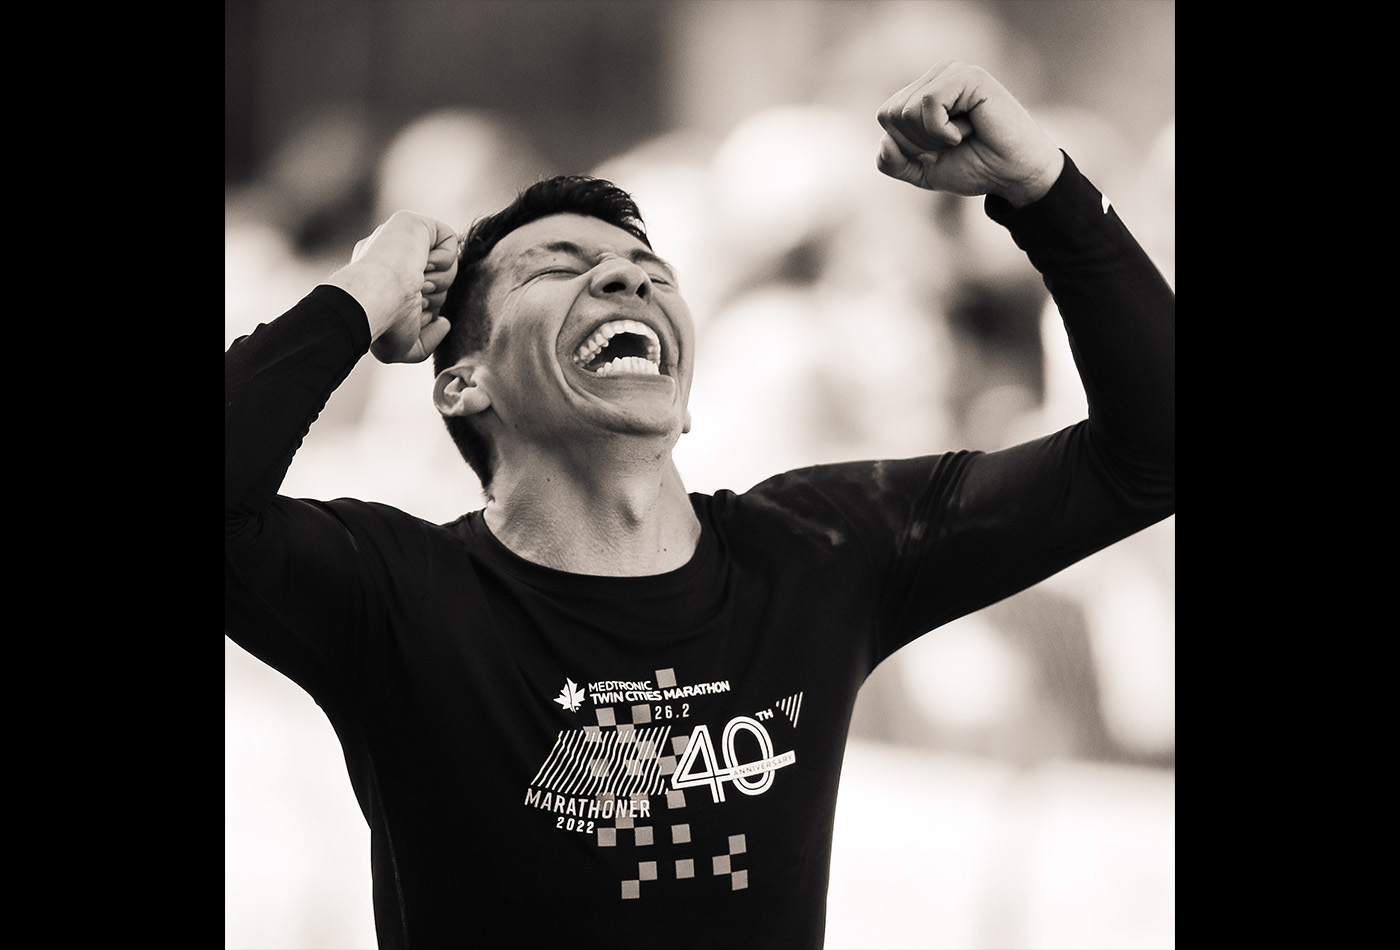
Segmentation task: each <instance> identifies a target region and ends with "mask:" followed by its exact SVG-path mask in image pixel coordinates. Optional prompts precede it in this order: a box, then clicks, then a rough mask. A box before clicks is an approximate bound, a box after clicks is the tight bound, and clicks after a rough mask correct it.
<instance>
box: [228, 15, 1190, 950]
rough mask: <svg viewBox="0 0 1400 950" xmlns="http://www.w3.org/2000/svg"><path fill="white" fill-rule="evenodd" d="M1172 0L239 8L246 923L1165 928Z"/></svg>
mask: <svg viewBox="0 0 1400 950" xmlns="http://www.w3.org/2000/svg"><path fill="white" fill-rule="evenodd" d="M1175 12H1176V11H1175V2H1174V0H225V3H224V41H225V55H224V73H225V81H224V92H225V100H224V130H225V134H224V142H225V145H224V192H225V213H224V221H225V228H224V258H225V265H224V268H225V270H224V353H225V416H224V439H225V443H224V462H225V482H224V484H225V608H224V624H225V641H224V730H225V731H224V806H225V810H224V945H225V948H226V950H424V948H430V950H431V948H453V950H459V948H469V947H481V948H554V947H568V948H570V950H588V948H593V947H617V946H636V945H643V944H652V945H657V946H664V947H667V948H674V950H690V948H696V950H699V948H705V950H708V948H715V947H724V946H742V947H749V948H773V950H1057V948H1064V950H1169V948H1174V947H1175V946H1176V924H1175V916H1176V904H1175V892H1176V888H1175V875H1176V862H1175V853H1176V826H1175V763H1176V736H1175V722H1176V709H1175V624H1176V608H1175V602H1176V535H1175V524H1176V519H1175V512H1176V503H1175V319H1176V296H1175V241H1176V235H1175V209H1176V194H1175V174H1176V172H1175V148H1176V146H1175V43H1176V39H1175Z"/></svg>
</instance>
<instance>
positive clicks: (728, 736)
mask: <svg viewBox="0 0 1400 950" xmlns="http://www.w3.org/2000/svg"><path fill="white" fill-rule="evenodd" d="M741 732H747V733H749V734H750V735H752V736H753V738H754V739H755V740H757V742H758V749H759V757H758V758H757V759H755V760H753V761H750V762H739V761H737V760H736V752H735V744H736V742H737V740H738V736H739V734H740V733H741ZM721 759H722V760H723V763H724V764H723V765H721V764H720V760H721ZM796 761H797V753H796V752H795V751H792V752H783V753H780V754H778V755H774V754H773V738H772V737H771V736H770V735H769V734H768V730H767V729H765V728H764V727H763V723H761V722H759V721H758V720H757V719H751V718H749V717H748V716H735V717H734V718H733V719H731V720H729V722H728V723H727V724H726V725H725V727H724V732H723V733H722V734H721V736H720V741H719V755H718V756H716V754H715V745H714V741H713V740H712V739H711V737H710V729H709V727H708V726H704V725H701V726H696V727H695V731H694V732H692V733H691V734H690V741H689V743H688V744H687V745H686V747H685V752H684V753H682V754H681V758H680V761H678V762H677V763H676V771H675V773H674V774H673V775H672V776H671V786H672V787H673V788H700V787H704V788H708V789H709V790H710V794H711V795H712V796H713V797H714V800H715V801H716V802H722V801H724V786H725V783H726V782H727V783H731V784H732V785H733V786H734V788H736V789H737V790H738V791H739V792H741V793H742V794H744V795H762V794H763V793H764V792H766V791H768V789H770V788H772V787H773V780H774V778H775V776H776V774H777V771H778V769H780V768H782V767H783V766H785V765H791V764H792V763H794V762H796Z"/></svg>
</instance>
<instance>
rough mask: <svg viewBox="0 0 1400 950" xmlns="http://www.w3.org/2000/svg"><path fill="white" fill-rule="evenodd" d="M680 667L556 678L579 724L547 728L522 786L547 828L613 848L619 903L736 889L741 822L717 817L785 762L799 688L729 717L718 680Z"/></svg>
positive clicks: (741, 874) (757, 792)
mask: <svg viewBox="0 0 1400 950" xmlns="http://www.w3.org/2000/svg"><path fill="white" fill-rule="evenodd" d="M683 673H684V671H683V670H676V669H662V670H657V671H655V673H654V675H652V676H651V677H649V678H646V679H628V680H621V679H619V680H590V681H587V682H581V683H580V682H575V681H574V680H572V679H566V680H565V682H563V683H560V684H558V693H557V695H556V696H555V697H554V699H553V702H554V703H557V704H558V705H559V706H560V707H561V708H562V709H563V710H564V711H565V712H566V713H570V714H575V715H577V717H578V721H579V725H578V727H577V728H574V729H564V730H561V731H560V732H559V734H558V737H557V738H556V739H555V741H554V744H553V747H552V748H551V749H550V750H549V753H548V755H547V756H546V758H545V760H544V761H543V762H542V763H541V764H540V766H539V770H538V771H537V772H536V773H535V775H534V777H533V778H532V779H531V780H530V782H529V785H528V786H527V788H526V789H525V791H524V801H523V803H524V806H525V807H526V808H529V809H532V810H537V811H538V812H539V815H538V818H539V819H540V820H542V821H546V822H548V824H549V825H551V826H552V827H553V829H554V830H555V831H556V832H557V833H559V834H563V835H578V836H582V837H583V838H584V839H585V840H586V841H588V842H589V843H590V844H591V845H592V846H594V847H597V848H606V849H616V854H617V857H618V858H619V859H620V860H619V861H618V862H617V864H618V866H620V867H622V868H624V869H625V871H624V872H623V876H622V877H621V878H620V879H619V880H618V881H617V890H616V893H617V895H618V899H619V900H640V901H645V900H646V899H647V897H648V896H649V895H659V894H661V893H663V892H664V890H665V889H668V888H692V889H695V888H703V889H705V890H713V889H715V888H717V887H718V888H722V889H724V890H729V891H741V890H745V889H746V888H748V887H749V884H750V879H749V866H748V861H747V855H748V854H749V847H750V843H751V841H750V837H751V830H750V829H747V828H744V827H738V826H730V825H729V824H727V822H726V816H727V814H733V813H734V811H735V809H732V808H731V809H726V808H725V805H726V803H728V802H732V801H734V800H735V799H736V797H738V798H743V797H754V796H762V795H765V794H768V793H769V792H770V791H771V790H772V789H773V788H774V787H775V786H776V785H778V784H779V783H781V782H782V781H783V778H784V769H786V768H787V767H788V766H790V765H792V764H794V763H795V762H796V761H797V754H798V752H797V743H796V730H797V727H798V724H799V723H800V721H801V716H802V700H803V694H802V693H801V692H798V693H795V694H792V695H789V696H775V697H774V698H773V701H772V702H771V703H770V704H769V705H767V706H764V707H761V708H758V709H754V710H751V711H747V712H741V713H738V714H734V713H733V712H732V709H733V703H732V700H733V696H732V695H731V693H732V690H731V684H730V682H729V681H728V680H717V681H704V682H690V681H687V680H685V679H684V677H683V676H682V675H681V674H683Z"/></svg>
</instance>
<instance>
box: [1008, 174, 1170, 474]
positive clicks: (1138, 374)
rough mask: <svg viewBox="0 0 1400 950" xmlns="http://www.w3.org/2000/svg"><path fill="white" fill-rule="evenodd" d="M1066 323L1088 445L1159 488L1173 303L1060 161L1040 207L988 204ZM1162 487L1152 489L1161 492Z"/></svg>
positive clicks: (1164, 459)
mask: <svg viewBox="0 0 1400 950" xmlns="http://www.w3.org/2000/svg"><path fill="white" fill-rule="evenodd" d="M986 208H987V213H988V215H989V216H991V217H992V218H993V219H994V220H997V221H998V222H1000V223H1002V224H1003V225H1005V226H1006V227H1007V228H1008V229H1009V230H1010V232H1011V235H1012V237H1013V238H1014V239H1015V241H1016V243H1017V245H1018V246H1020V247H1021V248H1022V250H1024V251H1025V252H1026V254H1027V256H1028V257H1029V258H1030V261H1031V263H1032V264H1033V265H1034V266H1035V267H1036V269H1037V270H1038V271H1039V272H1040V273H1041V275H1042V277H1043V279H1044V281H1045V285H1046V287H1047V288H1048V289H1049V291H1050V293H1051V295H1052V297H1053V298H1054V301H1055V304H1056V307H1057V308H1058V310H1059V312H1060V316H1061V318H1062V319H1063V321H1064V325H1065V329H1066V332H1067V334H1068V336H1069V341H1070V347H1071V350H1072V352H1073V353H1074V358H1075V363H1076V366H1077V368H1078V370H1079V374H1080V378H1081V380H1082V382H1083V385H1084V389H1085V393H1086V396H1087V399H1088V404H1089V423H1090V427H1091V429H1092V431H1093V435H1094V438H1095V439H1096V440H1098V441H1099V442H1101V443H1102V444H1103V446H1104V447H1105V450H1106V451H1108V452H1110V454H1112V455H1113V456H1114V457H1115V460H1116V461H1117V462H1121V463H1122V464H1124V465H1127V466H1130V467H1141V468H1142V469H1143V470H1142V472H1141V477H1143V478H1147V479H1150V480H1152V481H1154V482H1158V483H1160V482H1161V481H1162V480H1163V479H1166V480H1168V481H1169V480H1170V478H1171V476H1172V474H1173V473H1174V462H1175V446H1176V428H1175V426H1176V420H1175V410H1176V295H1175V293H1174V292H1173V291H1172V290H1171V288H1170V286H1169V285H1168V284H1167V282H1166V281H1165V280H1164V279H1163V278H1162V275H1161V274H1160V273H1159V272H1158V271H1157V269H1156V267H1155V266H1154V265H1153V264H1152V262H1151V260H1150V258H1149V257H1148V256H1147V254H1146V252H1145V251H1143V249H1142V248H1141V247H1140V246H1139V245H1138V243H1137V241H1136V240H1134V239H1133V237H1132V235H1131V234H1130V233H1129V232H1128V230H1127V228H1126V227H1125V226H1124V224H1123V222H1122V221H1121V220H1120V219H1119V218H1118V216H1117V213H1116V212H1115V211H1114V210H1113V208H1112V207H1111V205H1110V204H1109V203H1108V202H1107V201H1106V200H1105V199H1104V197H1103V196H1102V195H1101V194H1100V193H1099V192H1098V191H1097V189H1095V188H1094V187H1093V185H1092V184H1091V183H1089V182H1088V181H1087V180H1086V179H1085V178H1084V177H1083V176H1082V175H1081V174H1080V173H1079V171H1078V169H1077V168H1076V167H1075V166H1074V163H1073V161H1072V160H1070V159H1066V163H1065V169H1064V171H1063V173H1062V174H1061V177H1060V179H1059V180H1058V181H1057V182H1056V184H1055V186H1054V187H1053V188H1052V189H1051V190H1050V191H1049V192H1048V193H1047V194H1046V195H1045V196H1044V197H1043V198H1042V199H1041V200H1040V201H1037V202H1035V203H1034V204H1032V205H1029V206H1027V207H1025V208H1022V209H1012V208H1011V207H1010V206H1009V205H1008V204H1007V203H1005V202H1003V201H1000V200H999V199H995V198H989V199H988V200H987V202H986ZM1159 487H1160V486H1159Z"/></svg>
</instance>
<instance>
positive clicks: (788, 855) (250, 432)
mask: <svg viewBox="0 0 1400 950" xmlns="http://www.w3.org/2000/svg"><path fill="white" fill-rule="evenodd" d="M986 210H987V213H988V214H989V215H990V216H991V217H993V218H994V219H995V220H997V221H999V222H1001V223H1002V224H1004V225H1005V226H1007V227H1008V229H1009V230H1010V232H1011V235H1012V237H1013V238H1014V239H1015V241H1016V243H1017V244H1018V245H1019V246H1020V247H1021V248H1022V249H1023V250H1024V251H1025V252H1026V253H1027V255H1028V256H1029V258H1030V260H1031V262H1032V263H1033V264H1034V265H1035V266H1036V268H1037V269H1038V270H1039V271H1040V272H1041V274H1042V275H1043V277H1044V280H1045V283H1046V286H1047V287H1048V288H1049V290H1050V291H1051V293H1052V295H1053V297H1054V299H1055V302H1056V304H1057V305H1058V308H1059V310H1060V313H1061V315H1062V317H1063V319H1064V322H1065V326H1066V329H1067V332H1068V333H1069V337H1070V341H1071V345H1072V349H1073V352H1074V355H1075V358H1076V361H1077V364H1078V366H1079V369H1080V373H1081V376H1082V378H1083V381H1084V385H1085V389H1086V392H1087V394H1088V403H1089V418H1088V419H1087V420H1086V421H1084V422H1081V423H1079V424H1078V425H1075V426H1072V427H1069V428H1067V429H1064V430H1062V431H1060V432H1057V433H1054V434H1051V435H1047V436H1046V437H1044V438H1041V439H1038V440H1035V441H1032V442H1028V443H1026V444H1023V445H1019V446H1016V447H1013V448H1008V449H1005V450H1002V451H997V452H951V453H947V454H941V455H931V456H927V457H922V458H914V459H903V460H886V461H871V462H853V463H843V464H835V465H824V466H816V467H812V468H808V469H802V470H798V471H793V472H788V473H785V474H781V475H777V476H775V477H774V478H772V479H769V480H767V481H765V482H762V483H760V484H759V485H757V486H755V487H754V488H752V489H751V490H749V491H747V492H745V493H742V494H735V493H732V492H727V491H721V492H717V493H715V494H714V495H702V494H692V495H691V501H692V504H693V506H694V509H695V512H696V515H697V517H698V518H699V521H700V524H701V528H702V531H701V537H700V542H699V545H698V548H697V550H696V552H695V554H694V556H693V558H692V559H691V560H690V561H689V562H688V563H687V564H686V565H685V566H683V567H682V568H680V569H678V570H676V571H672V572H669V573H666V574H662V575H657V576H649V577H596V576H589V575H579V574H569V573H564V572H559V571H554V570H550V569H548V568H545V567H542V566H539V565H537V564H533V563H530V562H527V561H525V560H523V559H521V558H519V557H517V556H516V555H514V554H513V553H511V552H510V551H509V550H507V549H506V548H505V547H504V546H503V545H502V544H500V543H499V542H498V541H497V540H496V539H495V538H494V537H493V536H492V535H491V533H490V531H489V530H488V529H487V527H486V525H485V522H484V520H483V518H482V515H481V512H479V511H478V512H472V513H470V514H467V515H464V516H463V517H462V518H460V519H458V520H456V521H454V522H452V523H449V524H445V525H438V524H432V523H429V522H426V521H423V520H421V519H418V518H415V517H413V516H412V515H410V514H407V513H405V512H402V511H399V510H396V509H394V508H392V507H389V506H385V505H379V504H374V503H369V502H364V501H357V500H348V499H339V500H335V501H326V502H321V501H309V500H294V499H290V498H286V497H282V496H280V495H278V494H277V492H278V488H279V485H280V483H281V479H282V476H283V474H284V473H285V471H286V469H287V467H288V465H289V464H290V463H291V460H292V457H293V455H294V453H295V451H296V449H297V447H298V445H299V444H300V440H301V439H302V437H303V436H304V435H305V433H306V431H307V430H308V428H309V426H310V425H311V423H312V422H313V420H314V419H315V416H316V414H317V413H318V412H319V411H320V410H321V408H322V407H323V405H324V404H325V401H326V399H327V398H328V397H329V395H330V394H331V392H333V391H334V389H335V388H336V387H337V386H338V385H339V384H340V383H341V382H342V381H343V380H344V379H345V377H346V376H347V375H348V374H349V372H350V370H351V368H352V367H353V366H354V365H355V363H356V362H357V361H358V360H359V359H360V358H361V357H362V356H363V355H364V354H365V353H366V352H367V350H368V346H369V334H368V329H367V324H366V321H365V315H364V312H363V310H362V309H361V308H360V307H359V305H358V304H357V303H356V302H355V301H354V299H353V298H351V297H350V296H349V295H347V294H345V293H344V292H342V291H340V290H338V289H336V288H333V287H319V288H317V289H315V290H313V291H312V292H311V293H310V294H309V295H308V296H307V297H306V298H305V299H304V300H303V301H302V302H301V303H299V304H298V305H297V306H296V307H294V308H293V309H292V310H290V311H289V312H288V313H286V314H284V315H282V316H281V317H280V318H278V319H277V320H275V321H273V322H272V323H270V324H267V325H264V326H261V327H259V328H258V329H257V330H256V331H255V332H254V333H252V334H251V335H249V336H248V337H246V338H244V339H241V340H240V341H238V342H237V343H235V344H234V345H233V346H232V347H231V348H230V349H229V351H228V353H227V355H226V414H225V440H226V441H225V463H226V478H225V530H226V538H227V554H226V560H225V591H226V594H225V597H226V607H225V625H226V631H227V633H228V635H229V636H230V637H231V638H233V639H234V640H235V641H236V642H237V643H239V644H240V645H241V646H243V647H244V648H245V649H247V650H248V651H250V652H251V653H253V654H255V655H256V656H258V657H260V658H261V659H262V660H264V661H265V662H267V663H269V664H270V665H272V666H273V667H275V668H276V669H278V670H280V671H281V672H283V673H284V674H286V675H287V676H288V677H290V678H291V679H292V680H294V681H295V682H297V683H298V684H299V685H301V686H302V687H303V688H304V689H305V690H306V691H307V692H308V693H309V694H310V695H311V696H312V697H313V698H314V699H315V700H316V702H317V703H318V704H319V705H320V706H321V708H322V709H323V710H324V711H325V712H326V715H327V716H328V717H329V719H330V722H331V723H332V724H333V726H334V728H335V730H336V732H337V734H338V736H339V738H340V741H341V743H342V746H343V748H344V752H345V761H346V765H347V769H348V772H349V775H350V779H351V782H352V784H353V786H354V790H355V793H356V796H357V798H358V800H359V802H360V805H361V808H362V810H363V812H364V815H365V818H366V820H367V821H368V823H369V826H370V829H371V841H372V864H373V873H374V901H375V919H376V927H377V930H378V934H379V941H380V945H381V947H383V948H385V950H388V948H424V947H454V948H458V947H466V946H474V945H478V943H479V945H482V946H495V945H498V944H497V943H496V942H495V941H497V940H498V937H497V936H496V935H497V934H500V933H503V932H504V933H508V934H510V933H514V934H517V935H519V940H518V941H517V942H518V943H520V944H522V945H534V944H536V943H539V944H542V945H543V944H545V943H546V942H553V941H556V940H557V941H558V942H560V943H561V944H564V945H568V946H575V947H578V946H592V945H605V944H616V943H618V942H620V941H624V940H626V941H635V940H638V939H653V940H664V941H665V942H667V943H668V944H669V945H672V946H683V947H690V946H694V947H713V946H720V945H724V944H725V943H728V942H739V941H741V942H742V944H743V945H745V946H753V947H784V948H795V947H812V948H818V947H820V946H821V945H822V935H823V927H824V924H825V913H826V912H825V900H826V886H827V872H828V863H829V859H830V851H831V832H832V821H833V816H834V812H835V804H836V792H837V781H838V778H839V774H840V767H841V759H842V753H843V750H844V748H845V741H846V732H847V727H848V725H849V722H850V716H851V711H852V707H853V705H854V702H855V697H856V693H857V690H858V689H859V687H860V685H861V683H862V682H863V681H864V680H865V678H866V676H867V675H868V674H869V673H870V671H871V670H873V669H874V667H875V666H876V664H878V663H879V662H880V661H881V660H882V659H884V658H885V657H887V656H889V655H890V654H891V653H892V652H894V651H895V650H897V649H898V648H899V647H901V646H902V645H904V644H906V643H908V642H909V641H910V640H912V639H914V638H915V637H918V636H919V635H921V634H922V633H924V632H926V631H928V630H931V629H933V628H934V627H937V626H939V625H940V624H943V623H946V622H948V621H950V620H953V619H955V618H957V617H960V616H962V615H964V614H967V613H969V612H971V611H974V610H977V609H979V608H981V607H984V606H986V605H988V604H990V603H993V602H995V601H998V600H1000V599H1002V598H1005V597H1007V596H1009V595H1011V594H1013V593H1016V592H1018V591H1020V590H1023V589H1024V588H1026V587H1027V586H1030V585H1032V584H1034V583H1036V582H1038V581H1040V580H1042V579H1043V578H1045V577H1047V576H1049V575H1050V574H1053V573H1055V572H1056V571H1059V570H1061V569H1062V568H1064V567H1066V566H1068V565H1069V564H1071V563H1073V562H1075V561H1076V560H1078V559H1080V558H1082V557H1084V556H1086V555H1088V554H1090V553H1093V552H1094V551H1097V550H1100V549H1101V548H1103V547H1105V546H1107V545H1109V544H1112V543H1113V542H1115V541H1117V540H1119V539H1121V538H1123V537H1126V536H1127V535H1129V534H1132V533H1134V532H1136V531H1138V530H1141V529H1142V528H1144V527H1147V526H1148V525H1151V524H1153V523H1155V522H1157V521H1159V520H1161V519H1163V518H1165V517H1167V516H1168V515H1170V514H1171V513H1172V512H1173V511H1174V505H1175V501H1174V467H1175V463H1174V456H1175V423H1174V408H1175V403H1174V399H1175V397H1174V379H1175V365H1174V359H1175V356H1174V352H1175V350H1174V347H1175V342H1174V321H1175V296H1174V294H1173V293H1172V292H1171V290H1170V289H1169V288H1168V287H1167V286H1166V284H1165V282H1164V281H1163V280H1162V279H1161V277H1160V275H1159V274H1158V273H1157V271H1156V269H1155V268H1154V267H1153V266H1152V264H1151V263H1150V261H1149V260H1148V258H1147V257H1146V255H1145V254H1144V253H1143V251H1142V250H1141V249H1140V248H1139V247H1138V245H1137V243H1136V242H1135V241H1134V240H1133V239H1132V237H1131V236H1130V235H1129V234H1128V232H1127V230H1126V229H1125V228H1124V227H1123V225H1122V223H1121V222H1120V221H1119V219H1118V217H1117V215H1116V214H1115V212H1114V211H1113V210H1112V209H1111V208H1110V207H1109V206H1108V205H1107V203H1106V202H1104V201H1103V199H1102V196H1101V195H1100V194H1099V192H1098V191H1097V190H1096V189H1094V188H1093V186H1092V185H1091V184H1090V183H1089V182H1087V181H1086V180H1085V179H1084V178H1083V177H1082V176H1081V175H1080V174H1079V172H1078V170H1077V169H1076V168H1075V166H1074V165H1073V163H1072V162H1068V161H1067V163H1066V168H1065V172H1064V173H1063V174H1062V175H1061V178H1060V180H1059V181H1058V182H1057V183H1056V184H1055V186H1054V187H1053V188H1052V189H1051V191H1050V192H1049V194H1047V195H1046V196H1045V197H1044V198H1042V199H1041V200H1040V201H1038V202H1036V203H1034V204H1033V205H1030V206H1028V207H1026V208H1023V209H1020V210H1013V209H1012V208H1011V207H1010V206H1009V205H1007V204H1006V203H1005V202H1002V201H1000V200H998V199H995V198H990V199H988V200H987V201H986Z"/></svg>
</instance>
